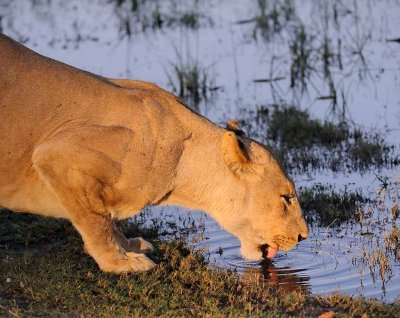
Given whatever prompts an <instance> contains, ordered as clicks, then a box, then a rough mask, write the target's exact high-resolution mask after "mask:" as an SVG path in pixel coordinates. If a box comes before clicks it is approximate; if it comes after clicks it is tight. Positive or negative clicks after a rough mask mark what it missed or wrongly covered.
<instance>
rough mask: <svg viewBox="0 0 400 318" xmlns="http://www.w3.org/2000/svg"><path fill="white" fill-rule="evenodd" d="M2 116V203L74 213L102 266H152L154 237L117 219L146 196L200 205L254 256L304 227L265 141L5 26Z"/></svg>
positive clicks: (288, 244)
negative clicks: (38, 47) (39, 46)
mask: <svg viewBox="0 0 400 318" xmlns="http://www.w3.org/2000/svg"><path fill="white" fill-rule="evenodd" d="M0 118H1V121H2V123H1V126H0V156H1V165H0V206H2V207H5V208H8V209H11V210H14V211H27V212H32V213H36V214H41V215H47V216H54V217H61V218H67V219H69V220H70V221H71V222H72V223H73V225H74V226H75V227H76V229H77V230H78V231H79V233H80V234H81V236H82V239H83V241H84V244H85V249H86V251H87V252H88V253H89V254H90V255H91V256H92V257H93V258H94V259H95V260H96V262H97V263H98V265H99V266H100V268H101V269H102V270H104V271H109V272H116V273H120V272H127V271H145V270H148V269H151V268H153V267H154V266H155V264H154V263H153V262H152V261H151V260H150V259H149V258H148V257H147V256H146V255H145V254H144V253H146V252H150V251H152V249H153V247H152V246H151V244H150V243H148V242H146V241H144V240H143V239H141V238H134V239H130V240H127V239H126V238H125V237H124V236H123V235H122V234H121V233H120V232H119V231H118V230H117V229H116V228H115V226H114V224H113V221H112V219H113V218H117V219H122V218H128V217H130V216H132V215H134V214H136V213H138V212H139V211H140V210H141V209H143V208H144V207H146V206H148V205H166V204H174V205H181V206H184V207H188V208H194V209H202V210H205V211H207V212H208V213H209V214H210V215H211V216H212V217H214V218H215V219H216V220H217V221H218V222H219V223H220V224H221V225H222V226H223V227H224V228H225V229H226V230H227V231H229V232H231V233H233V234H235V235H236V236H238V237H239V239H240V240H241V242H242V253H243V255H244V256H245V257H247V258H250V259H260V258H261V256H262V254H261V253H262V252H261V249H260V246H261V245H262V244H268V245H269V246H270V247H271V248H275V249H282V250H288V249H290V248H292V247H293V246H295V245H296V244H297V242H298V238H299V235H301V236H302V237H303V238H305V237H307V236H308V228H307V225H306V223H305V221H304V219H303V217H302V215H301V209H300V206H299V203H298V201H297V198H296V197H295V196H294V197H293V198H290V199H288V197H287V196H289V195H290V194H292V193H294V186H293V183H292V181H291V180H290V179H289V178H288V177H287V176H286V174H285V173H284V171H283V170H282V168H281V166H280V165H279V164H278V162H277V161H276V159H275V158H274V156H273V155H272V154H271V152H270V151H269V150H268V149H266V148H265V147H264V146H262V145H260V144H258V143H256V142H255V141H253V140H251V139H249V138H246V137H245V136H243V134H241V133H239V132H240V128H239V127H238V125H237V123H234V124H229V125H228V128H229V130H226V129H222V128H220V127H217V126H216V125H214V124H213V123H211V122H210V121H208V120H207V119H205V118H203V117H201V116H200V115H198V114H196V113H194V112H193V111H191V110H190V109H188V108H187V107H186V106H185V105H183V104H182V103H181V102H180V101H179V100H178V99H177V98H176V97H175V96H173V95H172V94H170V93H168V92H166V91H164V90H162V89H161V88H159V87H157V86H155V85H153V84H150V83H145V82H140V81H130V80H112V79H106V78H103V77H100V76H97V75H94V74H91V73H88V72H85V71H82V70H79V69H76V68H73V67H71V66H68V65H65V64H63V63H60V62H57V61H54V60H52V59H49V58H46V57H43V56H41V55H39V54H37V53H35V52H33V51H31V50H29V49H27V48H25V47H24V46H22V45H20V44H18V43H16V42H15V41H13V40H11V39H10V38H8V37H6V36H3V35H0ZM232 125H233V126H232ZM230 126H232V127H233V128H232V127H230Z"/></svg>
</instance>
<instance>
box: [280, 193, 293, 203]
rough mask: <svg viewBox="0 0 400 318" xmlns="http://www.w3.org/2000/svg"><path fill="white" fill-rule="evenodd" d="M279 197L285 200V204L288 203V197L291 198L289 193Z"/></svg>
mask: <svg viewBox="0 0 400 318" xmlns="http://www.w3.org/2000/svg"><path fill="white" fill-rule="evenodd" d="M281 197H282V198H283V199H284V200H285V201H286V203H287V204H290V199H291V198H292V197H291V196H289V195H281Z"/></svg>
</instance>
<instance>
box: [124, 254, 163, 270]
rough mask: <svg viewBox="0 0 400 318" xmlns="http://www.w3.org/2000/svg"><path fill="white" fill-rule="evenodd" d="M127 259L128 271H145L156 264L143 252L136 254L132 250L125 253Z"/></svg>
mask: <svg viewBox="0 0 400 318" xmlns="http://www.w3.org/2000/svg"><path fill="white" fill-rule="evenodd" d="M126 256H128V258H129V259H128V261H129V269H128V270H127V271H128V272H146V271H148V270H151V269H153V268H155V267H156V266H157V265H156V263H154V262H153V261H152V260H151V259H150V258H148V257H147V256H146V255H144V254H137V253H133V252H128V253H126Z"/></svg>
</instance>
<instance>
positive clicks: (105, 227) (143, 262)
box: [71, 212, 156, 273]
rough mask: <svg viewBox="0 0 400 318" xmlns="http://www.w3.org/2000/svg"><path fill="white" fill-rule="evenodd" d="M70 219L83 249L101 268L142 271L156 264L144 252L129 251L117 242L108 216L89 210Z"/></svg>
mask: <svg viewBox="0 0 400 318" xmlns="http://www.w3.org/2000/svg"><path fill="white" fill-rule="evenodd" d="M71 221H72V223H73V224H74V226H75V227H76V229H77V230H78V231H79V233H80V234H81V236H82V239H83V241H84V244H85V250H86V251H87V253H88V254H89V255H91V256H92V257H93V258H94V259H95V261H96V262H97V264H98V265H99V267H100V268H101V270H103V271H105V272H114V273H123V272H139V271H140V272H142V271H147V270H150V269H152V268H154V267H155V266H156V265H155V264H154V262H153V261H151V260H150V259H149V258H148V257H147V256H145V255H144V254H140V253H136V252H130V251H128V250H126V249H125V248H124V247H123V246H121V245H120V244H119V242H118V239H117V237H116V236H115V235H114V228H113V222H112V220H111V218H110V217H109V216H104V215H101V214H98V213H96V212H89V213H85V215H84V217H82V216H80V217H79V218H77V219H75V218H73V217H71ZM121 235H122V234H121Z"/></svg>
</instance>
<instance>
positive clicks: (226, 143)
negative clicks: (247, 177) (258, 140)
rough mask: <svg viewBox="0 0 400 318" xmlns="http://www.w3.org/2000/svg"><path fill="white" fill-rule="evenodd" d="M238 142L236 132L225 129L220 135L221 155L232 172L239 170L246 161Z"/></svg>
mask: <svg viewBox="0 0 400 318" xmlns="http://www.w3.org/2000/svg"><path fill="white" fill-rule="evenodd" d="M239 143H240V141H239V140H238V139H237V137H236V134H235V133H234V132H232V131H227V132H225V133H224V134H223V136H222V144H221V150H222V155H223V157H224V161H225V163H226V164H227V165H228V167H229V168H230V169H231V170H232V171H234V172H239V171H240V170H242V169H243V168H244V167H245V166H246V164H247V163H248V159H247V158H246V155H245V153H244V152H243V150H242V148H241V147H240V144H239ZM243 147H244V146H243Z"/></svg>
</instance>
